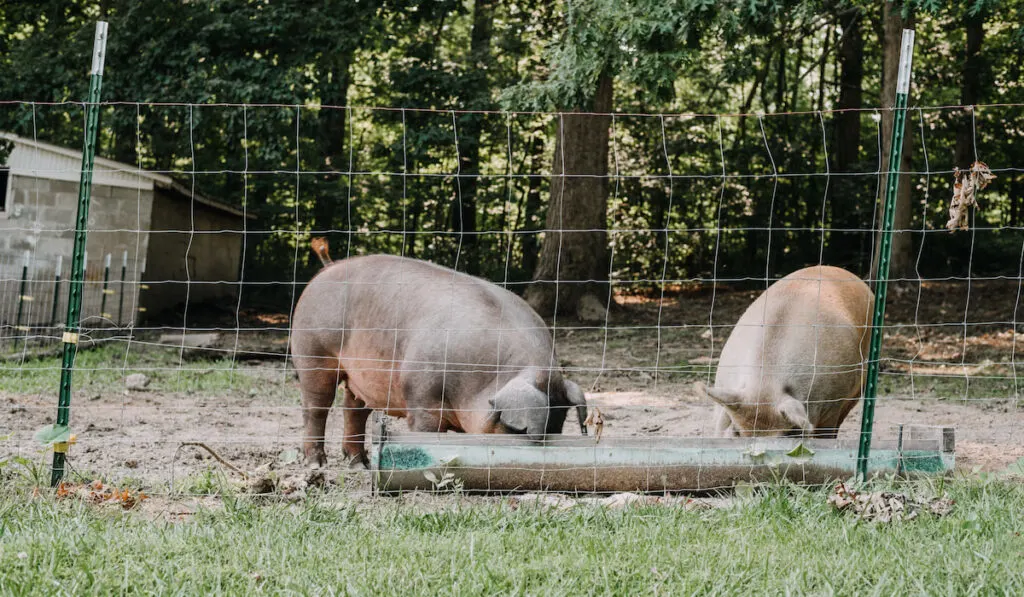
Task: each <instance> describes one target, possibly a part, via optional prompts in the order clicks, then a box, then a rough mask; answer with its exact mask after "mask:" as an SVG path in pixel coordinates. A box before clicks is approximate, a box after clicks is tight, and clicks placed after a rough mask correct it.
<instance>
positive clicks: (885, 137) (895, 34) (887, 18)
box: [870, 1, 914, 280]
mask: <svg viewBox="0 0 1024 597" xmlns="http://www.w3.org/2000/svg"><path fill="white" fill-rule="evenodd" d="M883 11H884V12H883V16H882V20H883V27H884V31H885V32H884V42H883V46H882V47H883V52H884V58H883V70H882V94H881V98H880V100H881V104H882V107H883V110H882V152H883V153H882V169H881V174H880V176H882V180H883V182H882V184H880V185H879V188H880V189H881V191H882V197H880V198H879V200H880V201H884V197H885V186H886V182H885V180H886V178H887V177H886V173H887V172H888V170H889V148H890V145H891V140H892V133H893V130H892V123H893V114H894V112H893V110H892V106H893V105H894V104H895V102H896V78H897V73H898V72H899V66H900V45H901V40H902V38H903V30H904V29H913V28H914V14H913V12H911V7H910V6H909V5H906V4H903V3H897V2H895V1H886V2H885V6H884V8H883ZM904 11H905V12H906V15H904ZM913 150H914V135H906V134H905V135H904V136H903V155H902V159H901V160H900V165H899V171H900V172H901V174H900V176H899V179H898V181H899V182H898V183H897V184H898V185H899V186H898V188H897V195H896V212H895V214H894V216H895V217H894V221H893V231H894V234H893V237H892V257H891V260H890V262H889V276H890V277H891V278H893V279H900V278H908V277H911V276H914V263H913V243H912V238H911V236H910V223H911V216H912V214H911V209H910V206H911V191H912V189H911V178H910V171H911V167H912V163H913ZM882 212H883V209H882V206H881V204H880V205H879V209H878V212H877V213H878V222H879V224H878V227H879V229H881V218H882ZM880 242H881V235H879V236H878V241H877V242H876V244H875V252H874V258H873V260H872V265H871V276H870V278H871V279H872V280H875V279H877V278H878V258H879V250H878V247H879V243H880Z"/></svg>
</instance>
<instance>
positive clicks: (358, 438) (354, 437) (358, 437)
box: [341, 385, 372, 468]
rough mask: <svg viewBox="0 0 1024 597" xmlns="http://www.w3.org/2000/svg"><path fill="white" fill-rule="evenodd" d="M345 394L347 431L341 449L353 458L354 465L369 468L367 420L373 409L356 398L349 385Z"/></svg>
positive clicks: (343, 405)
mask: <svg viewBox="0 0 1024 597" xmlns="http://www.w3.org/2000/svg"><path fill="white" fill-rule="evenodd" d="M343 396H344V398H343V400H342V408H344V409H345V433H344V437H343V439H342V442H341V449H342V451H344V452H345V457H346V458H350V459H351V460H352V464H353V465H359V464H361V465H363V466H364V467H367V468H369V465H370V461H369V459H367V457H366V420H367V419H368V418H369V417H370V413H371V412H372V410H371V409H369V408H367V407H366V403H365V402H363V401H362V400H360V399H359V398H356V395H355V394H353V393H352V390H350V389H348V386H347V385H346V386H345V388H343Z"/></svg>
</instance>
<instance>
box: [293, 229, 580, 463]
mask: <svg viewBox="0 0 1024 597" xmlns="http://www.w3.org/2000/svg"><path fill="white" fill-rule="evenodd" d="M315 250H316V252H317V254H318V256H320V258H321V260H323V261H324V262H325V263H329V265H328V266H327V267H325V268H324V269H323V270H322V271H320V273H319V274H317V275H316V276H315V277H314V278H313V280H312V281H310V283H309V285H308V286H307V287H306V289H305V290H304V291H303V293H302V296H301V297H300V298H299V301H298V303H297V304H296V306H295V314H294V317H293V318H292V322H293V324H292V325H293V331H292V339H291V347H292V358H293V360H294V363H295V368H296V370H297V371H298V374H299V384H300V386H301V390H302V407H303V422H304V426H305V430H304V438H303V451H304V452H305V457H306V459H307V461H308V462H310V463H311V464H317V465H323V464H325V463H326V453H325V452H324V435H325V430H326V425H327V414H328V412H329V410H330V408H331V405H332V404H333V403H334V397H335V391H336V390H337V389H338V386H339V384H341V383H342V382H344V386H343V388H342V390H343V394H344V396H343V399H342V406H343V408H344V411H345V423H344V426H345V427H344V434H343V435H344V437H343V441H342V450H343V451H344V453H345V455H346V457H349V458H352V459H354V460H355V461H356V462H359V463H362V464H364V465H365V464H366V452H365V446H364V436H365V429H366V421H367V418H368V416H369V414H370V412H371V410H381V411H384V412H386V413H387V414H389V415H392V416H398V417H406V418H407V419H408V421H409V427H410V428H411V429H412V430H413V431H427V432H443V431H448V430H452V431H462V432H467V433H523V434H526V435H528V436H529V437H530V438H532V439H542V438H544V437H545V436H547V435H549V434H555V433H561V431H562V426H563V424H564V423H565V419H566V416H567V413H568V410H569V409H570V408H573V407H574V408H576V409H577V416H578V417H579V420H580V423H581V431H582V432H583V433H586V428H585V427H583V426H582V422H583V421H584V419H586V401H585V398H584V395H583V392H582V391H581V390H580V388H579V386H577V385H576V384H575V383H573V382H571V381H568V380H566V379H565V378H563V377H562V373H561V371H560V370H559V368H558V358H557V356H556V354H555V350H554V346H553V343H552V339H551V334H550V332H549V331H548V328H547V326H546V325H545V324H544V321H543V320H542V319H541V318H540V317H539V316H538V315H537V314H536V313H535V312H534V311H533V309H531V308H530V306H529V305H527V304H526V302H525V301H523V300H522V299H521V298H519V297H518V296H516V295H515V294H513V293H511V292H509V291H507V290H504V289H502V288H500V287H498V286H496V285H494V284H492V283H490V282H487V281H484V280H481V279H480V278H475V277H472V276H469V275H466V274H462V273H459V272H456V271H454V270H451V269H448V268H445V267H441V266H438V265H434V264H431V263H427V262H425V261H419V260H416V259H409V258H404V257H396V256H389V255H368V256H362V257H352V258H349V259H342V260H340V261H335V262H333V263H330V258H329V257H328V256H327V248H326V244H323V243H319V244H317V245H315Z"/></svg>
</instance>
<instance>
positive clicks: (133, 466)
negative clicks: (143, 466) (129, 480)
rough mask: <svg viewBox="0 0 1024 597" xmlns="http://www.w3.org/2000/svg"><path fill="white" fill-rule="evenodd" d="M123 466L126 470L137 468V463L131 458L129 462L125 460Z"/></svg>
mask: <svg viewBox="0 0 1024 597" xmlns="http://www.w3.org/2000/svg"><path fill="white" fill-rule="evenodd" d="M124 465H125V467H127V468H139V461H138V460H135V459H134V458H132V459H131V460H125V461H124Z"/></svg>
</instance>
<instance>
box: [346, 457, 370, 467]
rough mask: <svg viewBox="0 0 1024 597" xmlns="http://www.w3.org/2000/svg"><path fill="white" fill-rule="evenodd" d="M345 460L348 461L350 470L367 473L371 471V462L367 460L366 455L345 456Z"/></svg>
mask: <svg viewBox="0 0 1024 597" xmlns="http://www.w3.org/2000/svg"><path fill="white" fill-rule="evenodd" d="M345 460H346V461H348V468H349V470H353V471H365V470H369V469H370V461H369V459H367V458H366V454H362V453H361V454H349V455H347V456H345Z"/></svg>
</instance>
